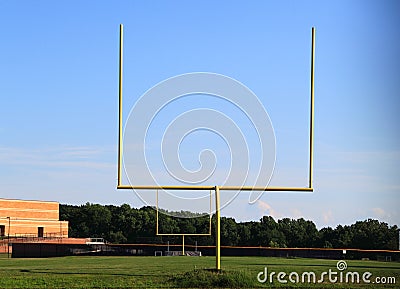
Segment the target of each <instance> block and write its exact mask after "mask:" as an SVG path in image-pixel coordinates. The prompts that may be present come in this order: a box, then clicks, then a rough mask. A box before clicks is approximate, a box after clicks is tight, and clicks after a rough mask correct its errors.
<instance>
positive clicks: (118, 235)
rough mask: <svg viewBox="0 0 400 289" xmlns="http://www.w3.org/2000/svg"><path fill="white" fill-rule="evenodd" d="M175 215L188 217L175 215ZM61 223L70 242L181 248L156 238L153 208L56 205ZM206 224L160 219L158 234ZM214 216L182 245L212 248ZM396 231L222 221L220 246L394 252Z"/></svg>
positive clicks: (371, 224) (362, 225)
mask: <svg viewBox="0 0 400 289" xmlns="http://www.w3.org/2000/svg"><path fill="white" fill-rule="evenodd" d="M175 215H186V216H188V215H191V213H190V212H179V214H176V213H175ZM60 219H61V220H68V221H69V235H70V237H100V238H104V239H106V240H107V241H109V242H113V243H160V242H162V243H165V242H166V241H170V242H172V243H174V242H176V243H180V241H181V240H180V237H175V236H156V234H155V233H156V232H155V231H156V211H155V210H154V208H151V207H142V208H140V209H136V208H131V207H130V206H129V205H127V204H124V205H121V206H113V205H106V206H103V205H98V204H90V203H87V204H85V205H81V206H73V205H60ZM209 224H210V218H209V216H208V215H206V216H199V215H198V216H197V217H196V218H179V217H176V216H175V217H171V216H168V215H165V214H162V213H160V214H159V232H160V233H192V234H196V233H207V232H209ZM214 224H215V218H214V216H213V217H212V219H211V235H210V236H201V237H200V236H192V237H187V238H186V240H185V241H186V243H188V244H190V243H194V242H195V241H197V243H198V244H199V245H213V244H214V242H215V238H214V231H215V230H214ZM398 234H399V233H398V227H397V226H388V224H386V223H384V222H379V221H378V220H372V219H368V220H365V221H359V222H356V223H355V224H352V225H350V226H341V225H339V226H337V227H336V228H331V227H325V228H322V229H320V230H318V229H317V227H316V226H315V224H314V223H313V222H312V221H307V220H304V219H303V218H300V219H289V218H284V219H280V220H278V221H275V220H274V218H272V217H270V216H264V217H262V218H261V219H260V221H258V222H256V221H252V222H241V223H237V222H236V221H235V219H233V218H225V217H222V218H221V243H222V245H228V246H270V247H292V248H296V247H297V248H301V247H318V248H359V249H389V250H396V249H398Z"/></svg>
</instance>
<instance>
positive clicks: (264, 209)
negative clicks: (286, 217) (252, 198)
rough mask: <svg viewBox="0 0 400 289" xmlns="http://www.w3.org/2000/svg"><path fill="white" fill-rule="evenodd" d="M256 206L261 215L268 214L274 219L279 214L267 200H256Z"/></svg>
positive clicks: (278, 216)
mask: <svg viewBox="0 0 400 289" xmlns="http://www.w3.org/2000/svg"><path fill="white" fill-rule="evenodd" d="M257 208H258V209H259V210H260V211H261V215H269V216H271V217H273V218H274V219H279V218H280V217H281V215H280V214H279V213H278V212H276V211H275V210H274V209H273V208H272V207H271V206H270V205H269V204H268V203H267V202H264V201H261V200H258V201H257Z"/></svg>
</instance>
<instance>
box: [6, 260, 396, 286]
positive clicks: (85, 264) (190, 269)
mask: <svg viewBox="0 0 400 289" xmlns="http://www.w3.org/2000/svg"><path fill="white" fill-rule="evenodd" d="M336 262H337V261H335V260H321V259H301V258H298V259H297V258H296V259H286V258H266V257H223V258H222V268H223V270H222V272H221V273H216V272H214V271H212V270H204V269H207V268H208V269H210V268H213V267H214V266H215V258H214V257H89V256H87V257H61V258H47V259H29V258H26V259H7V254H5V255H4V254H3V255H0V288H216V287H218V288H254V287H259V288H287V287H290V286H292V287H290V288H310V287H311V288H398V287H400V286H399V284H400V263H398V262H376V261H352V260H350V261H347V265H348V268H347V271H353V272H354V271H357V272H359V273H360V275H361V274H362V273H363V272H365V271H369V272H371V273H372V277H371V278H370V280H371V281H372V280H374V278H375V277H377V276H380V277H389V276H393V277H395V278H396V283H397V284H392V285H386V286H382V285H380V286H378V285H377V284H365V283H361V284H332V283H329V282H327V278H325V283H322V284H307V283H306V284H292V283H290V282H289V283H288V284H283V285H282V284H280V283H279V282H277V281H276V277H275V281H274V282H273V284H271V283H269V282H266V283H263V284H262V283H259V282H258V281H257V274H258V272H260V271H261V270H264V267H266V266H267V268H268V272H269V273H270V272H271V271H275V272H277V273H278V272H281V271H283V272H286V273H290V272H292V271H296V272H298V273H299V275H300V276H301V273H302V272H305V271H307V272H310V271H313V272H315V273H316V274H317V279H318V278H319V275H318V274H320V273H321V272H323V271H328V270H329V269H332V270H335V271H338V270H337V269H336ZM344 272H346V271H344ZM286 279H287V277H286ZM396 285H397V286H396Z"/></svg>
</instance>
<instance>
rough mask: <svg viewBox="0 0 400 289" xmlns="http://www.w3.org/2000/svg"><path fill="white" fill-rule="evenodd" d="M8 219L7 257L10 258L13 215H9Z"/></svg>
mask: <svg viewBox="0 0 400 289" xmlns="http://www.w3.org/2000/svg"><path fill="white" fill-rule="evenodd" d="M7 219H8V234H7V235H8V236H7V257H8V258H10V228H11V217H7Z"/></svg>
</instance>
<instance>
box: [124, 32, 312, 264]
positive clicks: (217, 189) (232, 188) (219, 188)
mask: <svg viewBox="0 0 400 289" xmlns="http://www.w3.org/2000/svg"><path fill="white" fill-rule="evenodd" d="M119 36H120V37H119V85H118V86H119V93H118V100H119V101H118V173H117V178H118V179H117V189H120V190H127V189H134V190H157V213H156V218H157V225H156V234H157V235H182V243H183V244H182V245H183V250H184V245H185V244H184V238H185V235H187V236H190V235H210V234H211V230H210V232H209V233H210V234H160V233H159V228H158V190H211V191H214V192H215V216H216V220H215V227H216V228H215V234H216V236H215V238H216V240H215V255H216V270H217V271H219V270H221V238H220V237H221V236H220V235H221V215H220V191H274V192H313V191H314V189H313V161H314V156H313V152H314V65H315V27H312V29H311V73H310V74H311V79H310V86H311V87H310V90H311V91H310V132H309V134H310V135H309V172H308V186H307V187H254V186H218V185H217V186H198V185H195V186H174V185H169V186H168V185H167V186H164V185H157V186H154V185H153V186H147V185H140V186H136V185H123V184H122V163H123V117H122V114H123V111H122V79H123V24H120V35H119ZM210 228H211V215H210Z"/></svg>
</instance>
